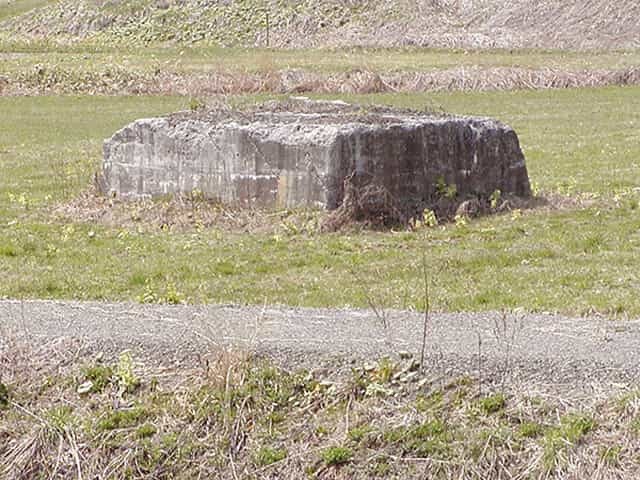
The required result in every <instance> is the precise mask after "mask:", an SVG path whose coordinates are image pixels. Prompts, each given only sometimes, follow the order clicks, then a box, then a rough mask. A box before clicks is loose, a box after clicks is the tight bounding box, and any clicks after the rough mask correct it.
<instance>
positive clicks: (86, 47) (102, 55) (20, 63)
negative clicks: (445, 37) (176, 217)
mask: <svg viewBox="0 0 640 480" xmlns="http://www.w3.org/2000/svg"><path fill="white" fill-rule="evenodd" d="M0 38H1V37H0ZM0 59H2V64H1V65H0V74H3V73H5V74H16V73H18V72H24V71H28V70H30V69H32V68H33V66H34V65H41V66H49V67H54V66H55V67H57V68H60V69H66V70H71V71H76V72H87V71H88V72H91V71H101V70H104V69H105V68H108V67H111V68H113V67H119V68H125V69H129V70H134V71H138V72H149V71H155V70H156V69H158V68H159V69H164V70H169V71H174V72H180V73H201V72H211V71H220V70H222V71H234V72H238V71H239V72H259V73H264V72H270V71H274V70H282V69H304V70H307V71H311V72H321V73H333V72H344V71H349V70H353V69H365V70H371V71H376V72H381V73H382V72H396V71H402V72H422V71H433V70H444V69H450V68H459V67H486V68H488V67H521V68H531V69H538V68H557V69H566V70H590V69H622V68H628V67H636V66H639V65H640V51H637V50H629V51H615V52H612V51H589V52H570V51H559V50H557V51H553V50H549V51H544V50H471V51H465V50H444V49H442V50H437V49H416V48H406V49H387V48H381V49H361V48H347V49H325V50H318V49H314V50H271V49H244V48H218V47H197V48H193V47H189V46H178V47H175V46H168V47H164V48H160V47H155V48H145V49H139V48H127V47H121V48H113V47H109V46H99V45H92V44H91V43H85V44H79V45H68V46H64V45H62V46H61V45H58V46H56V45H51V44H49V43H46V42H31V43H23V42H13V41H10V39H5V40H4V42H0Z"/></svg>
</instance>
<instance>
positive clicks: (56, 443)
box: [0, 337, 639, 479]
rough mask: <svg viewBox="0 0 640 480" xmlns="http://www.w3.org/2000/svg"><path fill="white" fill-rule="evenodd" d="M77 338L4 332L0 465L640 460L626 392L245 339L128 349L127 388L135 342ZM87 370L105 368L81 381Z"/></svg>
mask: <svg viewBox="0 0 640 480" xmlns="http://www.w3.org/2000/svg"><path fill="white" fill-rule="evenodd" d="M4 340H5V341H6V340H8V337H4ZM79 347H80V345H78V344H77V343H74V342H72V341H70V340H68V341H58V342H55V343H53V344H47V345H42V346H40V347H37V348H36V347H32V346H29V345H28V344H27V343H23V342H22V341H21V340H20V339H18V338H14V339H12V340H11V342H10V343H8V344H6V343H5V344H3V349H1V350H0V367H1V368H2V372H3V377H4V381H5V382H6V385H7V388H8V389H9V390H10V391H11V392H12V394H11V396H10V398H9V400H8V401H7V403H6V406H5V408H0V438H2V440H3V441H2V442H0V472H1V473H0V475H2V476H3V477H2V478H7V479H22V478H33V476H34V475H35V472H38V475H47V476H56V475H57V476H60V477H65V478H69V477H76V476H82V477H83V478H93V477H94V476H100V475H102V476H104V477H105V478H123V477H127V478H132V479H138V478H140V479H141V478H172V477H174V476H187V477H197V476H215V477H218V478H234V477H235V478H276V477H277V478H283V477H284V478H294V479H296V478H307V477H308V476H317V477H322V478H325V477H327V476H329V477H331V478H372V477H383V478H385V477H386V478H424V476H425V475H426V476H429V477H432V478H451V477H455V478H493V477H495V476H497V475H508V476H516V477H517V476H518V475H522V474H524V472H527V474H528V475H529V476H530V477H531V478H545V476H547V475H551V476H552V477H560V476H562V475H565V474H568V472H571V473H572V474H575V475H580V476H582V477H583V478H586V477H591V476H592V475H599V476H597V477H594V478H609V477H607V475H614V476H616V475H617V476H620V475H623V476H624V475H626V476H628V477H629V478H631V477H632V476H633V475H635V474H637V473H638V472H639V470H638V464H637V462H636V460H635V457H634V455H635V453H634V452H635V448H636V447H635V445H636V442H637V433H635V431H634V430H633V422H634V419H635V418H636V417H637V414H638V411H637V410H638V402H637V401H636V400H635V399H634V398H636V397H632V396H630V395H625V396H623V397H618V396H617V395H616V394H610V395H609V396H607V395H603V394H600V395H599V396H597V397H592V398H589V399H588V401H585V399H584V398H583V399H579V398H577V397H576V398H573V397H570V396H567V397H564V396H558V395H550V396H548V397H546V398H545V399H543V398H542V397H539V396H535V395H532V394H531V393H530V394H528V395H527V394H524V393H523V392H520V391H518V390H517V389H512V388H511V385H507V386H506V389H505V390H492V391H490V392H489V393H487V394H485V395H483V396H481V395H480V394H479V390H480V389H479V388H478V385H477V380H475V379H472V378H469V377H465V378H462V379H455V378H452V379H447V380H446V381H445V380H441V381H439V382H436V384H434V383H432V382H431V381H429V378H428V377H422V376H421V375H417V376H416V375H413V376H409V377H407V378H406V379H403V378H400V377H396V376H393V377H391V378H387V376H386V375H385V372H388V371H395V372H401V371H406V369H407V365H408V363H407V362H413V360H411V359H405V360H397V359H386V360H383V361H380V362H378V363H377V364H374V365H373V366H370V365H365V366H363V367H359V366H358V365H356V366H355V369H354V370H353V371H351V370H350V369H349V368H345V367H344V366H337V369H336V370H335V371H334V372H333V373H332V374H331V376H330V377H329V376H327V373H320V372H327V371H328V370H325V369H320V370H319V371H318V372H307V371H295V370H294V371H285V370H283V369H281V368H280V367H279V366H277V365H275V364H272V363H270V362H269V361H267V360H265V359H260V358H256V357H252V356H250V355H247V354H246V353H243V352H240V351H224V352H217V353H211V354H210V355H206V356H205V357H202V358H201V363H199V364H193V365H189V366H184V365H183V366H181V367H180V368H177V367H176V368H175V369H167V368H166V366H165V367H163V368H162V369H160V368H159V367H155V366H154V365H156V361H155V360H154V359H153V358H141V357H137V358H134V359H132V360H133V361H132V364H133V365H135V367H134V370H133V372H132V373H133V374H134V375H135V377H136V378H137V379H138V380H139V387H138V388H136V389H135V390H126V389H123V388H121V384H120V383H119V382H118V381H117V379H116V378H114V375H115V372H118V371H120V370H122V363H123V360H122V359H123V358H126V357H127V355H129V354H124V355H116V356H109V355H102V354H100V355H98V356H91V355H89V356H87V354H86V353H83V354H82V355H81V356H80V357H77V353H75V352H78V351H84V350H82V349H80V348H79ZM82 364H84V367H80V366H79V365H82ZM359 372H366V374H362V373H359ZM88 377H91V378H94V379H107V380H106V383H105V384H104V385H103V388H102V389H100V390H98V389H96V390H92V391H89V392H84V393H81V392H80V387H81V385H82V384H83V383H84V382H85V380H86V378H88ZM371 385H379V386H384V388H383V389H380V388H371ZM485 388H490V389H492V388H496V387H495V386H494V387H490V386H487V385H485ZM540 388H541V386H538V385H529V391H530V392H532V391H538V392H540V393H541V394H542V393H543V392H544V390H540ZM603 393H604V392H603ZM569 405H572V406H569ZM614 440H615V443H614ZM472 472H473V473H472ZM596 472H597V473H596Z"/></svg>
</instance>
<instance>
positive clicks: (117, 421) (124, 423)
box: [98, 406, 149, 431]
mask: <svg viewBox="0 0 640 480" xmlns="http://www.w3.org/2000/svg"><path fill="white" fill-rule="evenodd" d="M148 416H149V412H148V411H147V410H146V409H145V408H143V407H140V406H136V407H134V408H131V409H129V410H115V411H112V412H110V413H108V414H107V415H105V417H104V418H102V420H100V422H98V429H99V430H104V431H107V430H116V429H118V428H130V427H133V426H135V425H137V424H139V423H140V422H141V421H143V420H144V419H146V418H147V417H148Z"/></svg>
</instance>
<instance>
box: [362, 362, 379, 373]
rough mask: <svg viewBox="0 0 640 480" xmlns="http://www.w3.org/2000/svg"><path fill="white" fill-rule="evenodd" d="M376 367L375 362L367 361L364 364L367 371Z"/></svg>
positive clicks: (371, 370)
mask: <svg viewBox="0 0 640 480" xmlns="http://www.w3.org/2000/svg"><path fill="white" fill-rule="evenodd" d="M375 369H376V364H375V363H365V364H364V371H365V372H373V371H375Z"/></svg>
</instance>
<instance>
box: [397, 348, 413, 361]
mask: <svg viewBox="0 0 640 480" xmlns="http://www.w3.org/2000/svg"><path fill="white" fill-rule="evenodd" d="M398 355H399V356H400V359H401V360H409V359H411V358H413V354H412V353H411V352H407V351H406V350H400V351H399V352H398Z"/></svg>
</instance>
